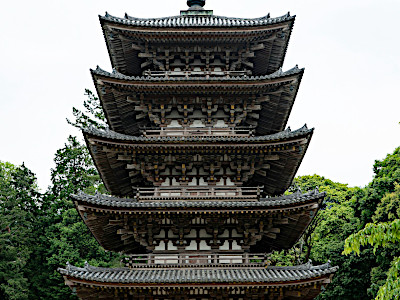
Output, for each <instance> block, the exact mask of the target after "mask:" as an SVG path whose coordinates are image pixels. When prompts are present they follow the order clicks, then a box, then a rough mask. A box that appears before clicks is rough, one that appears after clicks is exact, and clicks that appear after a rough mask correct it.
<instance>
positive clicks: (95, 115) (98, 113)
mask: <svg viewBox="0 0 400 300" xmlns="http://www.w3.org/2000/svg"><path fill="white" fill-rule="evenodd" d="M85 96H86V99H85V100H84V102H83V106H84V111H82V110H80V109H78V108H75V107H73V108H72V114H73V116H74V118H75V120H73V121H71V120H69V119H67V122H68V124H70V125H72V126H74V127H77V128H87V127H95V128H99V129H104V128H107V127H108V125H107V123H106V117H105V115H104V111H103V108H102V107H101V104H100V100H99V98H98V97H96V95H95V94H94V93H93V92H92V91H90V90H88V89H86V90H85Z"/></svg>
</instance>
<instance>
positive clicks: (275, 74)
mask: <svg viewBox="0 0 400 300" xmlns="http://www.w3.org/2000/svg"><path fill="white" fill-rule="evenodd" d="M90 72H91V73H92V75H93V74H96V75H101V76H107V77H112V78H116V79H122V80H146V81H190V80H192V81H199V82H201V81H251V80H265V79H275V78H278V77H285V76H290V75H294V74H299V73H302V72H304V68H299V67H298V65H296V66H294V67H293V68H290V69H288V70H286V71H283V70H282V68H279V69H278V70H276V71H275V72H273V73H271V74H269V75H262V76H247V75H244V76H230V77H227V76H223V77H209V78H205V77H164V76H160V77H155V76H154V77H153V76H129V75H125V74H122V73H120V72H118V71H117V70H115V69H113V71H112V72H108V71H106V70H104V69H102V68H100V67H99V66H97V67H96V69H90Z"/></svg>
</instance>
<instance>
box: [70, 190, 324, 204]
mask: <svg viewBox="0 0 400 300" xmlns="http://www.w3.org/2000/svg"><path fill="white" fill-rule="evenodd" d="M293 195H294V196H293ZM325 195H326V193H325V192H322V193H320V192H318V191H317V190H313V191H309V192H307V193H304V194H292V195H287V196H283V197H282V196H280V197H272V198H263V199H260V200H259V201H246V200H236V201H223V202H221V201H212V200H210V201H195V200H190V201H188V200H176V201H153V202H151V201H146V202H139V201H137V199H134V198H120V197H115V196H110V195H104V194H100V193H96V195H89V194H86V193H83V192H81V191H80V192H79V193H78V194H75V195H71V197H72V198H73V199H74V200H76V201H84V202H88V203H92V204H97V205H104V206H112V207H137V208H143V207H199V206H201V207H241V206H251V207H257V206H260V207H265V206H270V207H273V206H282V205H291V204H297V203H303V202H307V201H309V200H314V199H319V198H323V197H325Z"/></svg>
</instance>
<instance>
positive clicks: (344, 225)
mask: <svg viewBox="0 0 400 300" xmlns="http://www.w3.org/2000/svg"><path fill="white" fill-rule="evenodd" d="M315 188H318V189H319V191H321V192H325V193H326V197H325V201H324V202H323V203H322V205H321V208H320V211H319V212H318V214H317V216H316V217H315V219H314V221H313V223H312V224H311V226H309V227H308V228H307V230H306V232H305V233H304V235H303V237H302V239H301V241H300V242H302V243H303V248H304V249H303V254H302V259H303V262H305V261H307V260H308V259H309V258H310V259H311V260H312V261H313V262H314V263H318V264H321V263H325V262H327V261H328V260H330V261H331V263H332V265H338V266H339V267H340V268H339V270H338V272H337V273H336V274H335V276H334V277H333V281H332V283H331V284H329V285H328V286H327V289H326V290H325V291H324V292H323V293H321V294H320V296H318V299H345V300H347V299H349V300H350V299H354V300H355V299H357V300H358V299H368V288H369V285H370V275H369V273H370V265H371V263H372V262H371V260H374V257H373V255H372V253H370V252H371V251H364V252H363V253H362V255H361V256H360V257H358V256H356V255H351V256H349V257H343V255H341V253H342V250H343V246H344V240H345V239H346V237H348V236H349V235H350V234H352V233H354V232H356V231H357V230H358V229H360V228H361V227H360V220H359V218H357V217H356V215H355V210H354V207H353V203H354V199H355V197H356V196H357V195H359V194H362V193H363V191H362V189H360V188H351V187H348V186H347V184H342V183H338V182H333V181H332V180H329V179H327V178H324V177H322V176H319V175H312V176H300V177H297V178H296V179H295V180H294V182H293V184H292V187H291V188H290V190H291V191H295V190H299V189H301V190H303V191H307V190H312V189H315Z"/></svg>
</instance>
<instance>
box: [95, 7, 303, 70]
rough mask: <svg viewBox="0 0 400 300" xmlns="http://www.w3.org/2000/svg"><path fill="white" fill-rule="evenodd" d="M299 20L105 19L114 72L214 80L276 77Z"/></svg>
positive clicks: (193, 14) (188, 14) (188, 15)
mask: <svg viewBox="0 0 400 300" xmlns="http://www.w3.org/2000/svg"><path fill="white" fill-rule="evenodd" d="M199 14H200V15H199ZM294 20H295V17H294V16H290V14H289V13H288V14H286V15H284V16H281V17H278V18H270V16H269V15H267V16H264V17H261V18H254V19H242V18H229V17H221V16H215V15H212V11H204V10H188V11H185V13H184V14H183V15H181V16H174V17H167V18H152V19H139V18H135V17H132V16H129V15H125V18H119V17H114V16H111V15H110V14H108V13H107V14H106V15H105V16H100V23H101V26H102V29H103V34H104V37H105V40H106V43H107V47H108V50H109V54H110V59H111V63H112V66H113V68H115V69H116V70H118V71H119V72H121V73H123V74H126V75H133V76H139V75H142V74H143V73H144V72H159V71H167V72H168V71H175V72H176V68H177V67H179V69H180V70H182V71H189V70H190V71H191V72H196V68H198V67H202V69H205V70H206V71H208V72H216V74H215V75H214V74H212V73H211V75H212V76H219V73H221V72H229V71H230V72H234V71H239V72H240V71H242V72H243V71H245V72H247V71H249V72H251V73H252V74H253V75H266V74H271V73H273V72H274V71H276V70H278V69H279V68H280V67H281V66H282V65H283V61H284V58H285V54H286V49H287V46H288V43H289V38H290V35H291V32H292V28H293V24H294ZM160 41H162V42H160ZM177 57H178V58H181V59H179V61H176V60H177ZM215 67H218V70H220V71H219V73H218V71H217V70H216V69H215Z"/></svg>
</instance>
